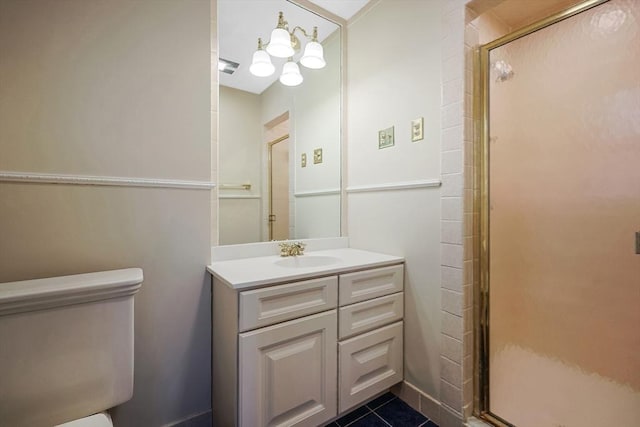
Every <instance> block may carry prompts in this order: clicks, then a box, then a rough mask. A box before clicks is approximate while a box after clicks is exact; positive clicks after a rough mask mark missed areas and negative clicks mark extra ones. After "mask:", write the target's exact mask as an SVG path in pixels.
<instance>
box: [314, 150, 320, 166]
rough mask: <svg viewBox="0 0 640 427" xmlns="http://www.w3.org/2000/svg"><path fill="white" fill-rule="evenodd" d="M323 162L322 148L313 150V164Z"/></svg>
mask: <svg viewBox="0 0 640 427" xmlns="http://www.w3.org/2000/svg"><path fill="white" fill-rule="evenodd" d="M318 163H322V148H316V149H315V150H313V164H314V165H315V164H318Z"/></svg>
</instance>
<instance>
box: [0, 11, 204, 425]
mask: <svg viewBox="0 0 640 427" xmlns="http://www.w3.org/2000/svg"><path fill="white" fill-rule="evenodd" d="M209 13H210V2H209V0H188V1H181V2H173V1H157V0H138V1H135V2H131V1H126V0H93V1H84V0H64V1H57V2H55V5H54V4H53V2H50V1H46V0H42V1H23V0H0V91H1V96H0V153H1V154H0V170H1V171H5V172H6V171H9V172H32V173H53V174H74V175H100V176H110V177H129V178H130V177H138V178H153V179H165V180H199V181H209V180H210V176H211V170H212V169H211V134H210V132H211V118H210V111H211V107H210V105H211V85H210V55H211V35H210V29H211V24H210V22H211V21H210V17H209ZM214 101H215V100H214ZM215 104H216V103H215V102H214V105H215ZM210 203H211V191H209V190H206V189H205V190H194V189H164V188H133V187H128V186H118V187H100V186H80V185H51V184H24V183H21V184H18V183H7V182H1V183H0V235H1V236H2V238H1V239H0V281H8V280H21V279H29V278H36V277H46V276H52V275H63V274H74V273H82V272H88V271H96V270H106V269H114V268H122V267H131V266H138V267H142V268H143V270H144V275H145V281H144V284H143V286H142V289H141V291H140V293H139V294H138V295H137V296H136V315H135V322H136V323H135V390H134V396H133V399H132V400H131V401H129V402H127V403H125V404H123V405H122V406H121V407H119V408H118V409H117V410H116V411H115V412H114V415H115V416H114V421H115V423H116V424H117V425H118V426H123V427H124V426H140V425H145V426H159V425H164V424H167V423H172V422H176V421H179V420H181V419H185V418H188V417H190V416H192V415H195V414H199V413H203V412H207V411H209V410H210V379H209V377H210V375H209V373H210V314H211V313H210V297H209V295H210V286H209V281H208V277H207V275H206V273H205V269H204V268H205V265H206V264H207V263H208V262H209V253H210V235H211V226H210V223H211V207H210ZM214 219H215V218H214Z"/></svg>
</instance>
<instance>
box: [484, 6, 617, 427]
mask: <svg viewBox="0 0 640 427" xmlns="http://www.w3.org/2000/svg"><path fill="white" fill-rule="evenodd" d="M608 1H609V0H588V1H585V2H583V3H580V4H578V5H576V6H573V7H571V8H569V9H567V10H565V11H562V12H559V13H556V14H554V15H552V16H550V17H548V18H545V19H543V20H541V21H538V22H535V23H533V24H531V25H528V26H526V27H524V28H521V29H519V30H517V31H514V32H512V33H510V34H507V35H505V36H503V37H501V38H499V39H497V40H494V41H492V42H490V43H487V44H485V45H482V46H480V47H479V48H478V49H477V50H476V52H475V58H474V80H475V85H474V117H475V119H474V135H475V152H474V188H475V190H476V191H474V194H475V195H474V235H475V236H478V238H476V239H474V248H473V249H474V253H475V254H477V258H478V260H479V261H478V262H477V263H475V264H474V271H473V274H474V277H478V278H479V286H477V287H476V288H475V289H474V299H475V300H476V301H479V304H478V307H479V309H477V310H476V311H475V312H474V317H475V319H474V321H475V322H474V333H475V343H474V346H475V374H474V415H475V416H477V417H479V418H481V419H483V420H485V421H488V422H490V423H492V424H493V425H496V426H501V427H507V426H508V427H514V426H513V425H512V424H510V423H509V422H507V421H506V420H504V419H502V418H500V417H498V416H496V415H495V414H492V413H491V412H490V410H489V408H490V406H489V326H490V325H489V291H490V282H489V279H490V278H489V257H490V254H489V74H490V70H489V67H490V61H489V55H490V53H491V51H492V50H493V49H496V48H498V47H500V46H503V45H505V44H507V43H510V42H512V41H514V40H517V39H519V38H521V37H524V36H527V35H529V34H531V33H534V32H536V31H538V30H541V29H543V28H545V27H548V26H550V25H553V24H556V23H558V22H560V21H563V20H565V19H568V18H571V17H572V16H574V15H577V14H579V13H581V12H584V11H586V10H588V9H591V8H593V7H596V6H599V5H601V4H603V3H606V2H608Z"/></svg>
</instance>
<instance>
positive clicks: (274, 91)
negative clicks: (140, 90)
mask: <svg viewBox="0 0 640 427" xmlns="http://www.w3.org/2000/svg"><path fill="white" fill-rule="evenodd" d="M279 12H283V15H284V19H285V20H286V21H288V25H289V29H290V31H291V30H293V28H294V27H296V26H300V27H302V28H303V29H304V30H305V31H306V32H307V34H308V35H309V36H311V35H312V33H313V27H318V41H319V42H320V43H321V44H322V46H323V48H324V59H325V61H326V66H325V67H324V68H322V69H310V68H306V67H304V66H300V67H299V68H300V72H301V74H302V76H303V78H304V80H303V82H302V83H301V84H300V85H298V86H295V87H289V86H285V85H283V84H282V83H280V81H279V77H280V75H281V73H282V69H283V66H284V64H285V62H287V58H275V57H271V58H270V59H271V61H272V63H273V65H274V67H275V72H274V73H273V74H272V75H271V76H268V77H257V76H254V75H252V74H251V73H250V72H249V67H250V65H251V61H252V57H253V54H254V52H255V51H256V49H257V47H258V38H261V39H262V42H263V44H266V43H268V42H269V38H270V37H271V32H272V31H273V29H274V28H275V27H276V25H277V23H278V14H279ZM295 35H296V36H297V37H298V38H299V40H300V42H301V46H300V49H299V50H298V51H296V53H295V55H294V56H293V61H294V62H299V61H300V58H301V57H302V56H303V52H304V47H305V45H306V44H307V42H309V41H311V39H310V38H307V37H305V36H304V34H302V32H300V31H299V30H298V31H296V32H295ZM218 42H219V58H220V59H221V60H227V61H230V62H233V63H237V64H239V65H238V67H237V69H236V70H235V71H234V72H233V73H232V74H230V73H229V71H227V70H221V71H220V73H219V85H220V87H219V106H218V147H219V148H218V153H219V154H218V206H219V216H218V218H219V225H218V227H219V233H218V235H219V244H221V245H226V244H237V243H251V242H259V241H268V240H283V239H302V238H318V237H337V236H339V235H340V186H341V178H340V170H341V166H340V165H341V157H340V156H341V117H342V114H341V89H342V82H341V59H342V53H341V27H340V26H339V25H338V24H336V23H334V22H331V21H329V20H327V19H325V18H323V17H321V16H319V15H317V14H315V13H313V12H310V11H308V10H306V9H304V8H302V7H300V6H298V5H296V4H294V3H292V2H289V1H286V0H218ZM221 62H223V61H221ZM219 68H221V67H219ZM318 149H321V150H322V162H321V163H319V162H315V161H314V160H316V159H317V157H315V158H314V151H315V150H318Z"/></svg>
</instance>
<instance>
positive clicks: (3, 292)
mask: <svg viewBox="0 0 640 427" xmlns="http://www.w3.org/2000/svg"><path fill="white" fill-rule="evenodd" d="M142 280H143V276H142V270H141V269H139V268H129V269H124V270H113V271H104V272H98V273H88V274H79V275H74V276H64V277H53V278H49V279H37V280H25V281H21V282H9V283H0V426H12V427H18V426H29V427H38V426H46V427H51V426H53V425H56V424H60V423H64V422H67V421H71V420H74V419H77V418H82V417H86V416H88V415H92V414H96V413H98V412H101V411H104V410H106V409H108V408H111V407H113V406H116V405H118V404H120V403H123V402H125V401H127V400H129V399H130V398H131V396H132V394H133V296H134V294H135V293H136V292H137V291H138V289H139V288H140V285H141V284H142Z"/></svg>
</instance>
